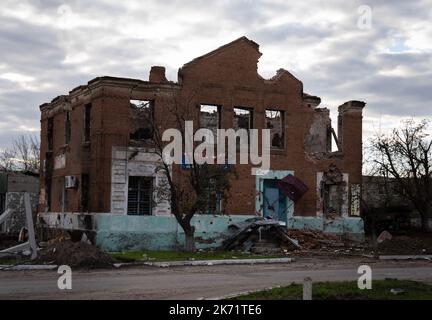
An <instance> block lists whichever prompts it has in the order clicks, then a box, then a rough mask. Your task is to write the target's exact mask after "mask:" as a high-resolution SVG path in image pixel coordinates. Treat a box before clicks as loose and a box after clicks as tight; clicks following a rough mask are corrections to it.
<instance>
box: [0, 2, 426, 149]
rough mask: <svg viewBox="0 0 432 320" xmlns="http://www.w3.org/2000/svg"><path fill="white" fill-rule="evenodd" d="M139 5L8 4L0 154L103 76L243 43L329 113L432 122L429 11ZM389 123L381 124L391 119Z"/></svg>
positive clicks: (414, 7) (401, 6)
mask: <svg viewBox="0 0 432 320" xmlns="http://www.w3.org/2000/svg"><path fill="white" fill-rule="evenodd" d="M362 4H363V2H362V1H352V2H346V1H342V0H335V1H321V0H316V1H311V2H309V1H308V2H307V3H303V2H300V1H299V2H296V3H293V2H288V1H285V0H256V1H254V0H237V1H228V0H219V1H208V0H189V1H183V0H182V1H180V0H169V1H152V0H147V1H141V0H130V1H122V2H115V3H114V2H112V1H107V0H97V1H91V2H89V1H84V0H74V1H67V2H64V1H57V0H48V1H47V0H33V1H19V2H17V1H7V0H6V1H5V3H4V4H3V3H2V8H1V9H0V47H1V48H2V51H1V59H0V112H1V114H2V117H0V148H2V147H5V146H7V145H9V144H10V140H11V138H12V137H13V136H14V135H16V134H18V133H20V132H25V131H30V132H34V130H37V128H38V127H39V109H38V106H39V105H40V104H42V103H43V102H46V101H50V100H51V99H52V98H54V97H55V96H57V95H60V94H64V93H67V92H68V91H69V90H71V89H72V88H74V87H76V86H78V85H80V84H83V83H87V81H89V80H90V79H92V78H94V77H96V76H101V75H113V76H123V77H131V78H141V79H146V78H147V75H148V70H149V68H150V66H151V65H156V64H157V65H165V66H166V67H167V74H168V77H169V78H170V79H171V80H176V76H177V69H178V68H179V67H181V66H182V65H183V64H184V63H186V62H188V61H189V60H191V59H193V58H194V57H196V56H199V55H202V54H204V53H206V52H208V51H210V50H212V49H214V48H216V47H218V46H220V45H223V44H225V43H226V42H229V41H232V40H234V39H235V38H237V37H239V36H242V35H246V36H248V37H249V38H251V39H252V40H254V41H257V42H258V43H259V44H260V45H261V51H262V52H263V53H264V55H263V57H262V58H261V60H260V64H259V71H260V73H261V74H262V75H263V76H265V77H270V76H272V75H273V74H274V73H275V70H277V69H278V68H281V67H283V68H286V69H288V70H290V71H292V72H293V73H294V74H295V75H296V76H297V77H298V78H299V79H301V80H302V81H303V83H304V87H305V90H306V91H307V92H310V93H312V94H316V95H319V96H321V98H322V100H323V105H324V106H328V107H330V108H331V110H332V114H333V116H335V114H334V111H335V110H336V108H337V106H338V105H339V104H341V103H343V102H344V101H346V100H349V99H361V100H365V101H366V102H368V106H367V108H366V109H365V133H366V135H369V134H370V133H371V132H373V126H374V125H375V121H386V123H387V125H388V126H391V125H394V123H395V122H397V121H399V120H400V119H401V118H403V117H409V116H416V117H426V116H431V114H432V112H431V110H432V106H431V104H430V102H431V100H432V90H430V83H432V70H431V69H430V66H431V62H432V44H431V43H430V39H431V37H432V24H431V23H430V21H431V19H432V11H431V10H432V1H431V0H423V1H415V2H414V1H403V0H397V1H391V2H390V1H385V0H378V1H374V2H373V4H372V13H373V15H372V18H373V20H372V21H373V24H372V29H370V30H360V29H358V27H357V19H358V18H359V13H358V11H357V9H358V7H359V6H360V5H362ZM383 119H384V120H383Z"/></svg>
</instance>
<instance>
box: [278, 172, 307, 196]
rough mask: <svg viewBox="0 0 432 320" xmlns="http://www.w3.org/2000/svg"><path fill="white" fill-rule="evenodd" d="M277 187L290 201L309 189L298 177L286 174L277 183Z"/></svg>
mask: <svg viewBox="0 0 432 320" xmlns="http://www.w3.org/2000/svg"><path fill="white" fill-rule="evenodd" d="M277 187H278V188H279V190H281V191H282V192H283V193H285V194H286V196H287V197H288V198H290V199H291V200H292V201H294V202H297V201H298V200H300V198H301V197H302V196H303V195H304V194H305V193H306V192H307V191H308V190H309V188H308V187H307V186H306V185H305V184H304V183H303V181H301V180H300V179H299V178H297V177H295V176H293V175H287V176H286V177H285V178H283V179H282V180H280V181H279V182H278V183H277Z"/></svg>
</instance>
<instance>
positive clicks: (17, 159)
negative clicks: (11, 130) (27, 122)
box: [0, 134, 39, 173]
mask: <svg viewBox="0 0 432 320" xmlns="http://www.w3.org/2000/svg"><path fill="white" fill-rule="evenodd" d="M0 169H1V170H3V171H29V172H34V173H37V172H39V139H38V138H37V136H34V135H24V134H21V135H19V136H18V137H16V138H15V139H14V140H13V141H12V147H11V148H7V149H5V150H3V151H1V152H0Z"/></svg>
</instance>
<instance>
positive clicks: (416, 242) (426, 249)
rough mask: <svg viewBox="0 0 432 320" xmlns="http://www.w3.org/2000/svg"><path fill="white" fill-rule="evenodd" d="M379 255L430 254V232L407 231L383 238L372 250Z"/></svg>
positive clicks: (431, 252) (431, 243)
mask: <svg viewBox="0 0 432 320" xmlns="http://www.w3.org/2000/svg"><path fill="white" fill-rule="evenodd" d="M374 251H375V252H376V253H378V254H379V255H395V254H401V255H403V254H408V255H421V254H427V255H430V254H432V233H429V234H427V233H418V232H416V233H414V232H413V233H407V234H399V235H397V234H396V235H392V239H390V240H385V241H384V242H382V243H380V244H378V245H377V247H376V249H375V250H374Z"/></svg>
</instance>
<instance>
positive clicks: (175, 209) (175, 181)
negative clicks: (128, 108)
mask: <svg viewBox="0 0 432 320" xmlns="http://www.w3.org/2000/svg"><path fill="white" fill-rule="evenodd" d="M171 99H172V100H171V102H170V103H167V105H166V106H164V111H166V112H164V119H155V118H154V117H148V119H147V121H148V122H149V123H151V127H152V131H153V145H154V153H155V154H157V155H158V157H159V159H160V161H161V165H160V166H159V168H158V171H159V172H161V173H162V174H163V175H164V177H165V178H166V188H167V189H168V190H164V191H161V192H160V193H162V194H167V195H168V197H169V199H168V201H169V203H170V207H171V213H172V214H173V215H174V216H175V217H176V220H177V222H178V223H179V224H180V226H181V227H182V229H183V231H184V233H185V250H186V251H193V250H194V249H195V237H194V233H195V228H194V226H193V225H192V224H191V220H192V218H193V217H194V215H195V214H199V213H215V211H216V208H215V205H214V204H215V203H216V201H218V200H219V199H220V200H221V201H226V200H227V199H228V196H229V193H228V190H229V188H230V182H229V180H230V176H231V175H232V174H235V172H234V168H233V167H230V166H226V165H217V164H214V165H212V164H201V165H200V164H197V163H196V161H195V159H191V163H189V164H187V165H185V166H182V165H178V164H177V165H176V164H173V165H171V164H168V163H167V162H166V161H165V160H164V156H163V152H164V147H165V145H166V143H167V142H164V141H162V135H163V130H164V128H176V129H178V130H179V131H180V132H181V133H182V136H183V141H185V121H187V120H192V119H193V118H194V116H196V112H197V109H196V108H194V105H193V103H192V100H193V99H192V98H188V99H186V98H184V97H183V98H180V97H178V96H177V95H176V94H174V95H173V97H172V98H171ZM194 113H195V114H194ZM182 167H183V168H182ZM166 191H168V192H166Z"/></svg>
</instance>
